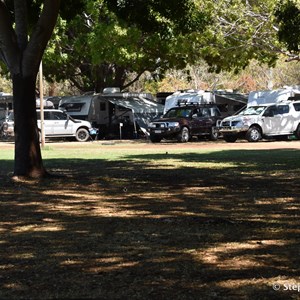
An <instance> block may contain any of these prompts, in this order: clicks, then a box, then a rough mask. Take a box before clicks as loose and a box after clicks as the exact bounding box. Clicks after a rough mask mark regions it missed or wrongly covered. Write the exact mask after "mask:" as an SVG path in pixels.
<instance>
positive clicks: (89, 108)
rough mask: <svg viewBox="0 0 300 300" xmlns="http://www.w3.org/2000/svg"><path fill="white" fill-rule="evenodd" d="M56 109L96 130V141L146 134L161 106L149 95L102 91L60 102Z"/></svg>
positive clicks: (66, 98) (161, 111)
mask: <svg viewBox="0 0 300 300" xmlns="http://www.w3.org/2000/svg"><path fill="white" fill-rule="evenodd" d="M59 108H60V109H64V110H66V111H67V112H68V114H70V115H71V116H73V117H76V118H77V119H83V120H88V121H89V122H91V123H92V124H93V126H94V127H97V128H99V136H100V138H103V137H105V138H108V137H115V136H119V135H120V133H122V136H123V137H124V138H135V137H137V136H138V135H139V134H140V133H142V134H147V127H148V124H149V123H150V122H151V121H152V120H153V119H155V118H157V117H159V116H160V115H162V114H163V108H164V106H163V105H161V104H159V103H157V102H155V101H153V98H152V95H151V94H146V93H120V92H118V91H117V92H106V91H105V92H104V93H101V94H94V95H85V96H77V97H65V98H63V99H61V101H60V103H59Z"/></svg>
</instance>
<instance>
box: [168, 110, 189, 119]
mask: <svg viewBox="0 0 300 300" xmlns="http://www.w3.org/2000/svg"><path fill="white" fill-rule="evenodd" d="M191 113H192V109H191V108H171V109H170V110H169V111H168V112H167V113H166V114H165V115H164V117H165V118H182V117H185V118H187V117H189V116H190V115H191Z"/></svg>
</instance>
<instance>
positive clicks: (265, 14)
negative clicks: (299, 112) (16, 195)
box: [44, 0, 285, 92]
mask: <svg viewBox="0 0 300 300" xmlns="http://www.w3.org/2000/svg"><path fill="white" fill-rule="evenodd" d="M84 4H85V6H84V9H83V10H82V12H81V13H80V14H78V15H77V16H76V17H75V18H74V19H73V20H72V21H71V22H65V21H63V19H61V21H60V26H59V27H58V28H57V34H56V37H55V38H54V39H53V41H52V44H51V47H49V51H48V52H47V54H46V55H45V58H44V59H45V62H46V65H45V73H46V74H48V75H49V76H48V79H52V80H63V79H69V80H70V81H71V82H72V83H73V85H75V86H76V87H77V88H78V89H80V90H81V91H90V90H95V91H98V92H99V91H101V90H102V89H103V88H104V87H106V86H119V87H121V88H126V87H128V86H130V84H132V82H134V81H135V80H138V79H139V77H140V75H141V74H143V73H144V72H145V71H149V72H150V73H151V74H152V77H153V78H161V77H163V76H164V74H165V72H166V70H168V69H170V68H174V69H182V68H184V67H185V66H186V65H188V64H194V63H197V62H198V61H199V60H200V59H204V60H205V61H206V62H207V63H208V64H209V65H210V69H211V70H212V71H217V72H219V71H221V70H234V71H236V72H238V71H239V70H240V69H243V68H245V66H247V65H248V64H249V62H250V61H251V60H252V59H256V60H258V61H260V62H262V63H267V64H269V65H274V64H275V62H276V59H277V57H278V55H279V54H280V53H284V52H285V50H284V48H283V44H282V40H279V39H278V36H277V32H278V26H277V23H278V19H276V17H275V15H274V11H275V9H276V8H278V6H277V2H276V1H272V0H266V1H263V2H262V1H243V0H231V1H226V0H216V1H211V0H207V1H199V0H194V1H192V0H190V1H183V0H169V1H154V0H146V1H140V0H123V1H120V0H86V1H84ZM48 62H49V63H48ZM129 74H135V77H134V78H133V79H132V77H131V80H128V78H129Z"/></svg>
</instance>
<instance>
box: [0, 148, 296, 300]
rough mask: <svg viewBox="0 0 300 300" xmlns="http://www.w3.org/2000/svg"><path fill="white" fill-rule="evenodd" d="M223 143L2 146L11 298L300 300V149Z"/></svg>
mask: <svg viewBox="0 0 300 300" xmlns="http://www.w3.org/2000/svg"><path fill="white" fill-rule="evenodd" d="M295 143H297V142H295ZM213 145H214V144H213V143H211V146H208V147H201V143H188V145H184V146H182V145H181V144H177V143H167V144H160V145H152V144H148V143H141V142H140V143H139V142H135V143H134V142H132V143H114V142H101V143H100V142H94V143H55V144H54V143H53V144H51V143H49V144H46V147H45V148H44V150H43V151H42V152H43V158H44V164H45V166H46V168H47V169H48V170H49V171H50V172H52V173H55V174H60V175H61V176H60V177H55V178H52V179H45V180H41V181H17V182H16V181H12V180H11V178H10V175H11V172H12V170H13V145H10V144H2V146H1V145H0V187H1V189H0V299H79V298H80V299H208V300H212V299H298V297H299V296H300V292H299V290H300V270H299V266H300V256H299V248H300V219H299V216H300V204H299V199H300V183H299V171H300V151H299V149H296V148H295V149H294V148H292V147H289V148H286V147H285V146H284V145H285V144H284V143H282V145H283V146H282V147H279V148H277V149H273V150H271V149H259V147H252V148H251V149H250V148H242V147H241V148H230V147H229V146H228V145H226V147H225V146H224V147H223V148H222V147H219V148H217V149H216V148H214V147H213ZM245 145H249V144H245ZM257 145H258V144H257ZM270 145H271V144H270ZM247 147H248V146H247ZM298 289H299V290H298Z"/></svg>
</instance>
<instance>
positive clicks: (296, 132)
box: [295, 124, 300, 140]
mask: <svg viewBox="0 0 300 300" xmlns="http://www.w3.org/2000/svg"><path fill="white" fill-rule="evenodd" d="M295 137H296V138H297V139H298V140H300V124H299V125H298V127H297V129H296V131H295Z"/></svg>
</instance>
